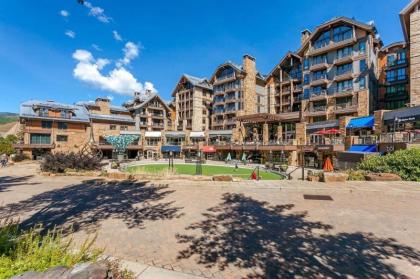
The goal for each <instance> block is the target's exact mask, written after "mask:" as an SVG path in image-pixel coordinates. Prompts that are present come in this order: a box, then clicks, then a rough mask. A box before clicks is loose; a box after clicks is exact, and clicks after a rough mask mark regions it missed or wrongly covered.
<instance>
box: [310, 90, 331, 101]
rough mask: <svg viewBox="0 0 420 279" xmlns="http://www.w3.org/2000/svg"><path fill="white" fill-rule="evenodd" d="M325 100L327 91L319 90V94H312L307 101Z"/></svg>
mask: <svg viewBox="0 0 420 279" xmlns="http://www.w3.org/2000/svg"><path fill="white" fill-rule="evenodd" d="M325 98H327V90H321V91H320V92H312V93H311V95H310V97H309V100H311V101H316V100H322V99H325Z"/></svg>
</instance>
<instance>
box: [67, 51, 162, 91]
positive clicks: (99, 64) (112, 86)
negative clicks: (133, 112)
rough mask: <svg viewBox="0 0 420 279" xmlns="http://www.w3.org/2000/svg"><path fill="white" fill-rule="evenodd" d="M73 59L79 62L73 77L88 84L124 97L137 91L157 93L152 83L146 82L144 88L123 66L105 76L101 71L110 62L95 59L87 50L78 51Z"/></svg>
mask: <svg viewBox="0 0 420 279" xmlns="http://www.w3.org/2000/svg"><path fill="white" fill-rule="evenodd" d="M73 58H74V59H75V60H76V61H77V65H76V67H75V68H74V70H73V76H74V77H75V78H76V79H78V80H81V81H83V82H85V83H87V84H90V85H93V86H95V87H97V88H100V89H102V90H108V91H111V92H115V93H118V94H122V95H132V94H133V92H135V91H137V92H143V93H144V90H145V89H146V88H147V89H151V90H154V92H157V91H156V89H155V88H154V85H153V84H152V83H150V82H146V83H145V84H144V86H143V84H141V83H140V82H139V81H137V79H136V78H135V77H134V76H133V75H132V74H131V73H130V72H129V71H128V70H127V69H125V68H124V67H122V66H120V67H116V68H114V69H112V70H110V71H109V72H108V73H106V74H103V73H102V72H101V70H103V68H104V67H105V66H106V65H108V64H109V63H110V61H109V60H108V59H104V58H99V59H95V58H94V57H93V55H92V53H90V52H89V51H87V50H83V49H78V50H76V51H75V52H74V53H73Z"/></svg>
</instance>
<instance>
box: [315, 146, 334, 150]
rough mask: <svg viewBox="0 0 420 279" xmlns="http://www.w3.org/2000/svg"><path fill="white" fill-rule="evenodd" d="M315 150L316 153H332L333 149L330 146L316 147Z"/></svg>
mask: <svg viewBox="0 0 420 279" xmlns="http://www.w3.org/2000/svg"><path fill="white" fill-rule="evenodd" d="M316 150H318V151H332V150H333V147H332V145H318V146H317V147H316Z"/></svg>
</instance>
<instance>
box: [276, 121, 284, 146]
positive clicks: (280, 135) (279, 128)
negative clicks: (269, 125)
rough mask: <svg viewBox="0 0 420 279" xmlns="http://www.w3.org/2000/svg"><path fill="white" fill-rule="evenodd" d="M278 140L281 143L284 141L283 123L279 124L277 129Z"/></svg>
mask: <svg viewBox="0 0 420 279" xmlns="http://www.w3.org/2000/svg"><path fill="white" fill-rule="evenodd" d="M277 140H278V141H280V142H281V141H282V140H283V127H282V126H281V123H279V126H278V127H277Z"/></svg>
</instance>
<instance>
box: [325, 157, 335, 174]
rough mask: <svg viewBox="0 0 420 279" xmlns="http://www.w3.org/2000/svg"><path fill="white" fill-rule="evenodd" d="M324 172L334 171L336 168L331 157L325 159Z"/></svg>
mask: <svg viewBox="0 0 420 279" xmlns="http://www.w3.org/2000/svg"><path fill="white" fill-rule="evenodd" d="M323 170H324V171H326V172H330V171H334V166H333V164H332V162H331V158H330V157H327V159H325V162H324V167H323Z"/></svg>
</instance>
